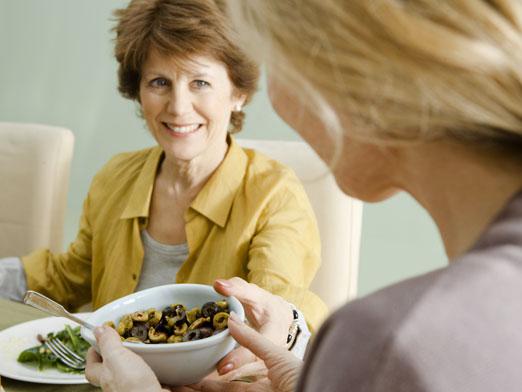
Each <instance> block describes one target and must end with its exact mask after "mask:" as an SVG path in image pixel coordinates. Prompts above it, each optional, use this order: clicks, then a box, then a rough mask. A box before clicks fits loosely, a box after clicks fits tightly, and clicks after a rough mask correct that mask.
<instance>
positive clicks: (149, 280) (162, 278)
mask: <svg viewBox="0 0 522 392" xmlns="http://www.w3.org/2000/svg"><path fill="white" fill-rule="evenodd" d="M141 242H142V243H143V266H142V269H141V274H140V280H139V282H138V287H136V290H135V291H140V290H144V289H148V288H150V287H155V286H161V285H164V284H169V283H175V282H176V274H177V273H178V270H179V269H180V267H181V264H183V262H184V261H185V260H186V259H187V257H188V254H189V249H188V245H187V244H186V243H184V244H180V245H167V244H162V243H160V242H158V241H156V240H155V239H154V238H152V237H151V236H150V234H149V232H148V231H147V230H142V231H141Z"/></svg>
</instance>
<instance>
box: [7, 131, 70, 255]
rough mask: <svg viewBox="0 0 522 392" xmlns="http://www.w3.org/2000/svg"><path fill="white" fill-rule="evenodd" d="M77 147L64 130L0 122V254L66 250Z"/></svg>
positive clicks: (68, 132)
mask: <svg viewBox="0 0 522 392" xmlns="http://www.w3.org/2000/svg"><path fill="white" fill-rule="evenodd" d="M73 145H74V137H73V134H72V132H71V131H69V130H67V129H65V128H58V127H51V126H46V125H36V124H19V123H1V122H0V184H1V185H0V257H5V256H21V255H24V254H27V253H28V252H30V251H32V250H34V249H36V248H39V247H46V248H50V249H51V250H52V251H54V252H57V251H61V250H62V237H63V223H64V216H65V208H66V204H67V203H66V202H67V188H68V183H69V169H70V164H71V159H72V154H73Z"/></svg>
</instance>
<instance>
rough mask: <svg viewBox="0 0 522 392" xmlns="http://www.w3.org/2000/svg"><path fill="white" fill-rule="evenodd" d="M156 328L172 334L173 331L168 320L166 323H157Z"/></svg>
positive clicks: (157, 330)
mask: <svg viewBox="0 0 522 392" xmlns="http://www.w3.org/2000/svg"><path fill="white" fill-rule="evenodd" d="M162 321H163V320H162ZM154 329H155V330H156V332H165V333H166V334H167V335H170V334H171V333H172V328H170V327H169V326H168V325H167V321H166V320H165V323H163V322H160V323H159V324H158V325H156V327H155V328H154Z"/></svg>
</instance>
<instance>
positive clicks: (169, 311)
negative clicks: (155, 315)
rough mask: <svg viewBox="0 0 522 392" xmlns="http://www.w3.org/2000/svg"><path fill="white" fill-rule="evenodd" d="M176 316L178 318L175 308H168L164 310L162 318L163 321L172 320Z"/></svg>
mask: <svg viewBox="0 0 522 392" xmlns="http://www.w3.org/2000/svg"><path fill="white" fill-rule="evenodd" d="M174 316H176V310H175V309H174V308H173V307H170V306H167V307H166V308H165V309H163V311H162V316H161V318H162V319H164V318H166V317H171V318H172V317H174Z"/></svg>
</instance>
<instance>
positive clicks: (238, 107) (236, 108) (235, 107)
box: [234, 103, 243, 112]
mask: <svg viewBox="0 0 522 392" xmlns="http://www.w3.org/2000/svg"><path fill="white" fill-rule="evenodd" d="M241 109H243V108H242V106H241V104H240V103H237V104H236V106H234V111H235V112H240V111H241Z"/></svg>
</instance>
